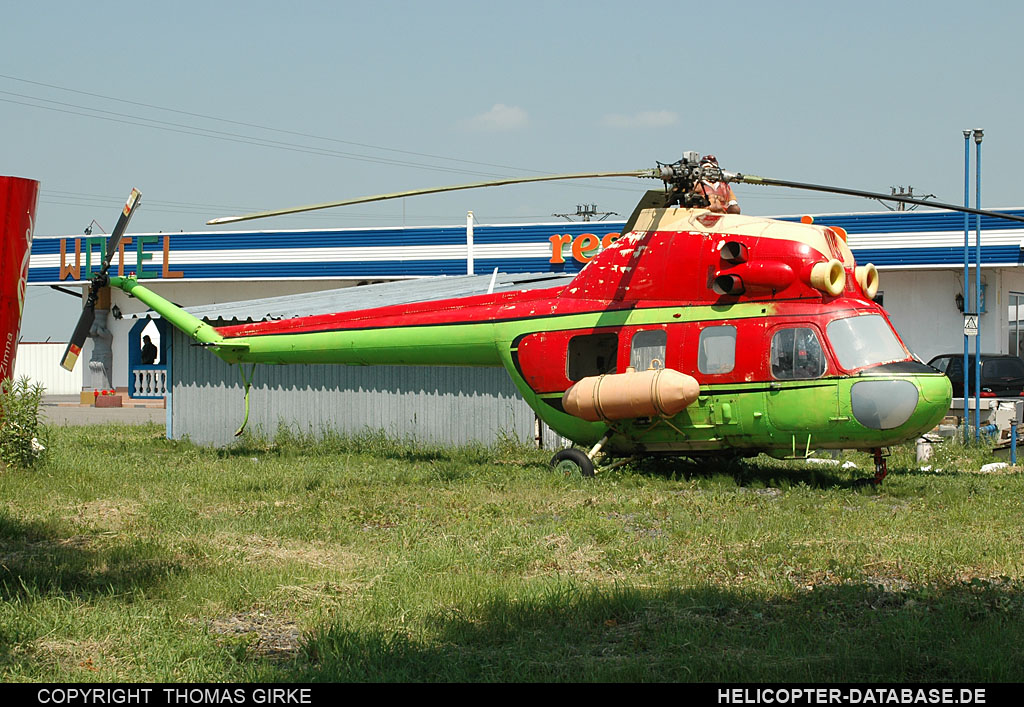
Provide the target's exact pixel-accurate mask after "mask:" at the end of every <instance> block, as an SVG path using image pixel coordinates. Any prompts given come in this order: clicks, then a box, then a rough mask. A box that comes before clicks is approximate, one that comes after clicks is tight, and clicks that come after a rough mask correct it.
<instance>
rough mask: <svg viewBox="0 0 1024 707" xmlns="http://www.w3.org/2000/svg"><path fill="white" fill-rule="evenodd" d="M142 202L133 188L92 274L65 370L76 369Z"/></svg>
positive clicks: (63, 362) (139, 194)
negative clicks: (116, 258) (109, 274)
mask: <svg viewBox="0 0 1024 707" xmlns="http://www.w3.org/2000/svg"><path fill="white" fill-rule="evenodd" d="M141 203H142V192H140V191H139V190H138V189H132V193H131V194H130V195H129V196H128V201H127V202H125V205H124V208H123V209H121V216H120V218H118V219H117V225H115V226H114V230H113V231H112V232H111V233H110V237H109V238H108V239H107V250H106V253H105V254H104V257H103V264H102V266H101V267H100V271H99V272H98V273H96V274H95V275H93V276H92V284H91V285H90V287H89V296H88V297H87V298H86V300H85V307H83V308H82V315H81V316H80V317H79V318H78V323H77V324H76V325H75V331H74V333H72V334H71V340H70V341H69V342H68V347H67V348H66V349H65V350H64V356H63V357H62V358H61V361H60V365H61V367H62V368H64V369H65V370H68V371H72V370H74V368H75V363H76V362H77V361H78V357H79V356H80V355H81V353H82V347H83V346H85V340H86V339H88V338H89V330H90V329H92V325H93V322H94V321H95V320H96V300H97V299H98V298H99V293H100V290H101V289H102V288H104V287H106V286H107V283H108V282H109V281H108V279H107V271H108V270H109V269H110V263H111V262H112V261H113V259H114V253H116V252H117V248H118V246H119V245H120V244H121V237H122V236H124V232H125V229H127V228H128V222H129V221H131V219H132V216H133V215H134V214H135V210H136V209H137V208H138V207H139V205H140V204H141Z"/></svg>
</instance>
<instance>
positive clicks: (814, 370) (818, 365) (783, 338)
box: [771, 327, 826, 380]
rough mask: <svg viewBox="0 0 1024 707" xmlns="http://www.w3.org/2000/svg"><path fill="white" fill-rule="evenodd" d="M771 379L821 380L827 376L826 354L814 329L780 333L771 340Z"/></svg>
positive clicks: (799, 329)
mask: <svg viewBox="0 0 1024 707" xmlns="http://www.w3.org/2000/svg"><path fill="white" fill-rule="evenodd" d="M771 357H772V377H773V378H776V379H777V380H801V379H807V378H819V377H820V376H821V375H822V374H824V373H825V368H826V364H825V354H824V352H823V351H822V350H821V342H820V341H818V335H817V334H816V333H815V331H814V329H811V328H809V327H793V328H790V329H779V330H778V331H777V332H775V335H774V336H772V351H771Z"/></svg>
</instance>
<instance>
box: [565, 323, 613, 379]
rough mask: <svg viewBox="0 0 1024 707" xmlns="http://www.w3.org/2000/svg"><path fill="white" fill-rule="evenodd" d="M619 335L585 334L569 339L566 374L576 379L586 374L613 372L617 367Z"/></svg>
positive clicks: (594, 374)
mask: <svg viewBox="0 0 1024 707" xmlns="http://www.w3.org/2000/svg"><path fill="white" fill-rule="evenodd" d="M618 350H619V337H618V336H617V335H615V334H585V335H583V336H574V337H572V338H571V339H569V354H568V362H567V371H566V372H567V374H568V376H569V380H571V381H578V380H580V379H582V378H586V377H587V376H599V375H601V374H603V373H615V369H616V368H617V367H618Z"/></svg>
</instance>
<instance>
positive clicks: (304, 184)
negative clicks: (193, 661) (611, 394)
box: [0, 0, 1024, 340]
mask: <svg viewBox="0 0 1024 707" xmlns="http://www.w3.org/2000/svg"><path fill="white" fill-rule="evenodd" d="M1022 20H1024V5H1022V4H1020V3H1015V2H1009V1H1007V2H985V1H984V0H982V1H979V2H975V3H973V4H972V5H971V6H970V8H968V7H967V6H966V5H965V4H963V3H953V2H947V1H945V0H932V1H930V2H901V3H893V2H875V1H874V0H865V1H862V2H858V3H829V2H820V1H819V2H785V3H781V2H774V3H773V2H764V1H763V0H762V1H761V2H746V1H745V0H740V1H734V2H729V3H721V4H717V5H715V4H711V3H707V2H700V3H697V2H688V1H686V0H675V1H674V2H671V3H660V4H655V3H647V4H645V5H643V6H642V7H638V6H636V5H635V4H631V3H625V2H621V1H620V2H605V1H603V0H597V1H593V2H557V1H555V0H547V1H546V2H534V1H533V0H521V1H520V2H517V3H507V4H500V5H499V4H494V3H479V2H457V1H446V0H435V1H434V2H431V3H426V2H398V1H391V0H378V1H377V2H374V3H351V2H340V1H335V2H313V1H308V2H301V1H299V2H295V3H287V4H286V3H281V2H263V1H261V0H249V1H247V2H232V1H224V2H210V1H209V0H207V1H206V2H192V1H190V0H181V1H179V2H176V3H137V4H132V5H125V4H124V3H123V2H106V1H104V0H93V1H91V2H89V3H80V2H67V1H63V0H57V1H55V2H51V3H48V4H47V12H46V13H45V14H44V13H42V12H40V11H39V9H38V7H37V6H35V5H33V4H31V3H17V4H13V3H12V4H8V5H6V6H5V7H4V11H3V21H2V22H0V56H2V62H0V134H2V135H3V136H4V137H3V139H2V140H0V174H5V175H15V176H22V177H31V178H33V179H38V180H39V181H40V182H41V183H42V185H41V193H40V199H39V206H38V213H37V225H36V235H37V236H42V235H70V234H77V233H81V232H82V231H83V230H84V229H85V228H86V226H88V225H89V224H91V223H92V222H93V221H94V220H95V221H96V224H98V226H99V227H98V228H97V227H96V226H94V229H95V232H96V233H98V232H100V231H109V229H110V228H112V227H113V224H114V222H115V221H116V217H117V214H118V210H119V208H120V206H121V205H122V204H123V202H124V200H125V199H126V198H127V196H128V193H129V191H130V190H131V188H132V187H138V188H139V189H140V190H141V191H142V193H143V205H142V207H141V209H140V210H139V211H138V213H137V214H136V215H135V217H134V219H133V221H132V224H131V227H130V228H129V232H152V231H165V232H166V231H181V230H185V231H202V230H207V229H209V230H217V227H209V226H205V225H204V224H205V221H207V220H208V219H210V218H214V217H218V216H227V215H233V214H238V213H246V212H249V211H254V210H263V209H274V208H283V207H288V206H297V205H302V204H310V203H320V202H326V201H333V200H340V199H347V198H352V197H356V196H364V195H369V194H377V193H385V192H394V191H402V190H406V189H417V188H425V187H433V186H438V185H445V184H461V183H466V182H476V181H483V180H487V179H492V178H493V179H497V178H502V177H508V176H532V175H537V174H544V173H551V174H557V173H565V172H584V171H615V170H633V169H643V168H648V167H653V166H655V165H656V163H657V162H658V161H661V162H672V161H674V160H677V159H679V157H680V155H681V154H682V152H683V151H686V150H695V151H698V152H701V153H702V154H704V153H713V154H715V155H717V156H718V158H719V161H720V163H721V165H722V167H723V168H724V169H727V170H730V171H736V172H745V173H751V174H757V175H762V176H768V177H775V178H778V179H786V180H794V181H803V182H813V183H818V184H827V185H837V186H845V187H850V188H854V189H864V190H870V191H880V192H888V191H889V188H890V187H893V186H913V188H914V192H915V193H916V194H934V195H935V196H936V198H937V199H938V200H940V201H946V202H951V203H962V201H963V191H964V186H963V177H964V163H963V160H964V139H963V134H962V131H963V130H964V129H970V128H983V129H984V130H985V138H984V142H983V148H982V149H983V156H982V160H983V163H982V167H983V177H982V187H983V190H982V203H983V206H985V207H986V208H998V207H1012V206H1024V195H1022V194H1021V193H1020V189H1019V186H1018V185H1019V181H1018V179H1017V178H1016V177H1015V176H1014V175H1015V174H1016V172H1017V167H1018V165H1020V164H1024V139H1022V136H1021V134H1020V133H1019V130H1018V124H1019V118H1018V116H1019V115H1021V114H1022V113H1024V91H1022V90H1021V88H1022V85H1021V84H1022V79H1021V78H1020V67H1022V66H1024V61H1022V59H1024V56H1022V55H1024V48H1022V46H1024V43H1022V42H1021V41H1020V38H1019V36H1018V35H1019V28H1020V27H1021V26H1022V24H1024V23H1022ZM971 154H972V160H973V155H974V148H973V144H972V147H971ZM971 169H972V175H973V170H974V167H973V165H972V168H971ZM653 186H655V183H654V182H647V181H640V180H635V179H610V180H588V181H585V182H571V183H570V182H561V183H548V184H533V185H519V186H511V187H499V188H491V189H482V190H476V191H469V192H456V193H453V194H447V195H435V196H427V197H419V198H415V199H404V200H398V201H392V202H384V203H379V204H370V205H360V206H354V207H348V208H343V209H334V210H329V211H318V212H313V213H312V214H307V215H303V216H289V217H280V218H275V219H270V220H265V221H262V222H251V223H250V224H247V225H246V227H258V228H267V229H276V228H291V227H300V228H331V227H359V226H401V225H410V226H425V225H441V224H460V223H464V222H465V214H466V211H467V210H472V211H473V212H474V214H475V216H476V219H477V221H478V222H480V223H508V222H539V221H553V220H557V219H554V218H552V214H555V213H575V211H576V206H577V204H584V203H586V204H589V203H594V204H596V205H597V207H598V210H599V211H601V212H615V213H618V214H620V215H621V216H622V217H625V216H627V215H628V214H629V213H630V212H631V211H632V209H633V206H634V204H635V202H636V200H637V199H638V198H639V196H640V195H641V194H642V193H643V191H644V190H645V189H647V188H652V187H653ZM735 191H736V194H737V197H738V199H739V201H740V204H741V206H742V208H743V211H744V213H747V214H752V215H764V216H769V215H782V214H804V213H811V214H819V213H834V212H850V211H880V210H883V209H884V207H883V206H882V205H881V204H879V203H878V202H875V201H870V200H863V199H856V198H851V197H838V196H837V197H831V196H827V195H821V194H817V193H813V192H797V191H787V190H783V189H777V188H769V187H755V186H736V187H735ZM971 203H972V205H973V203H974V187H973V186H972V187H971ZM220 228H230V227H220ZM235 228H238V226H235ZM69 303H70V306H69ZM77 306H78V305H76V304H75V302H74V301H73V300H72V299H71V298H69V297H66V296H64V295H60V294H58V293H54V292H52V291H50V290H48V289H47V288H42V287H30V288H29V296H28V302H27V305H26V312H25V318H24V322H23V326H22V335H23V337H24V339H25V340H43V339H45V338H47V337H51V338H53V339H54V340H58V339H65V340H66V338H67V336H69V335H70V330H71V328H73V325H74V321H75V319H76V318H77V314H78V313H77V311H76V309H75V308H76V307H77Z"/></svg>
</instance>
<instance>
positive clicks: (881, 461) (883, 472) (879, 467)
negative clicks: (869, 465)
mask: <svg viewBox="0 0 1024 707" xmlns="http://www.w3.org/2000/svg"><path fill="white" fill-rule="evenodd" d="M871 451H872V452H873V453H874V455H875V475H874V476H873V477H872V478H870V479H858V480H857V482H856V483H857V485H858V486H867V485H868V484H871V485H872V486H878V485H879V484H881V483H882V479H884V478H885V477H886V476H887V475H888V474H889V467H888V466H887V465H886V463H885V458H886V457H887V456H888V453H887V452H883V451H882V449H881V448H880V447H876V448H875V449H872V450H871Z"/></svg>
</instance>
